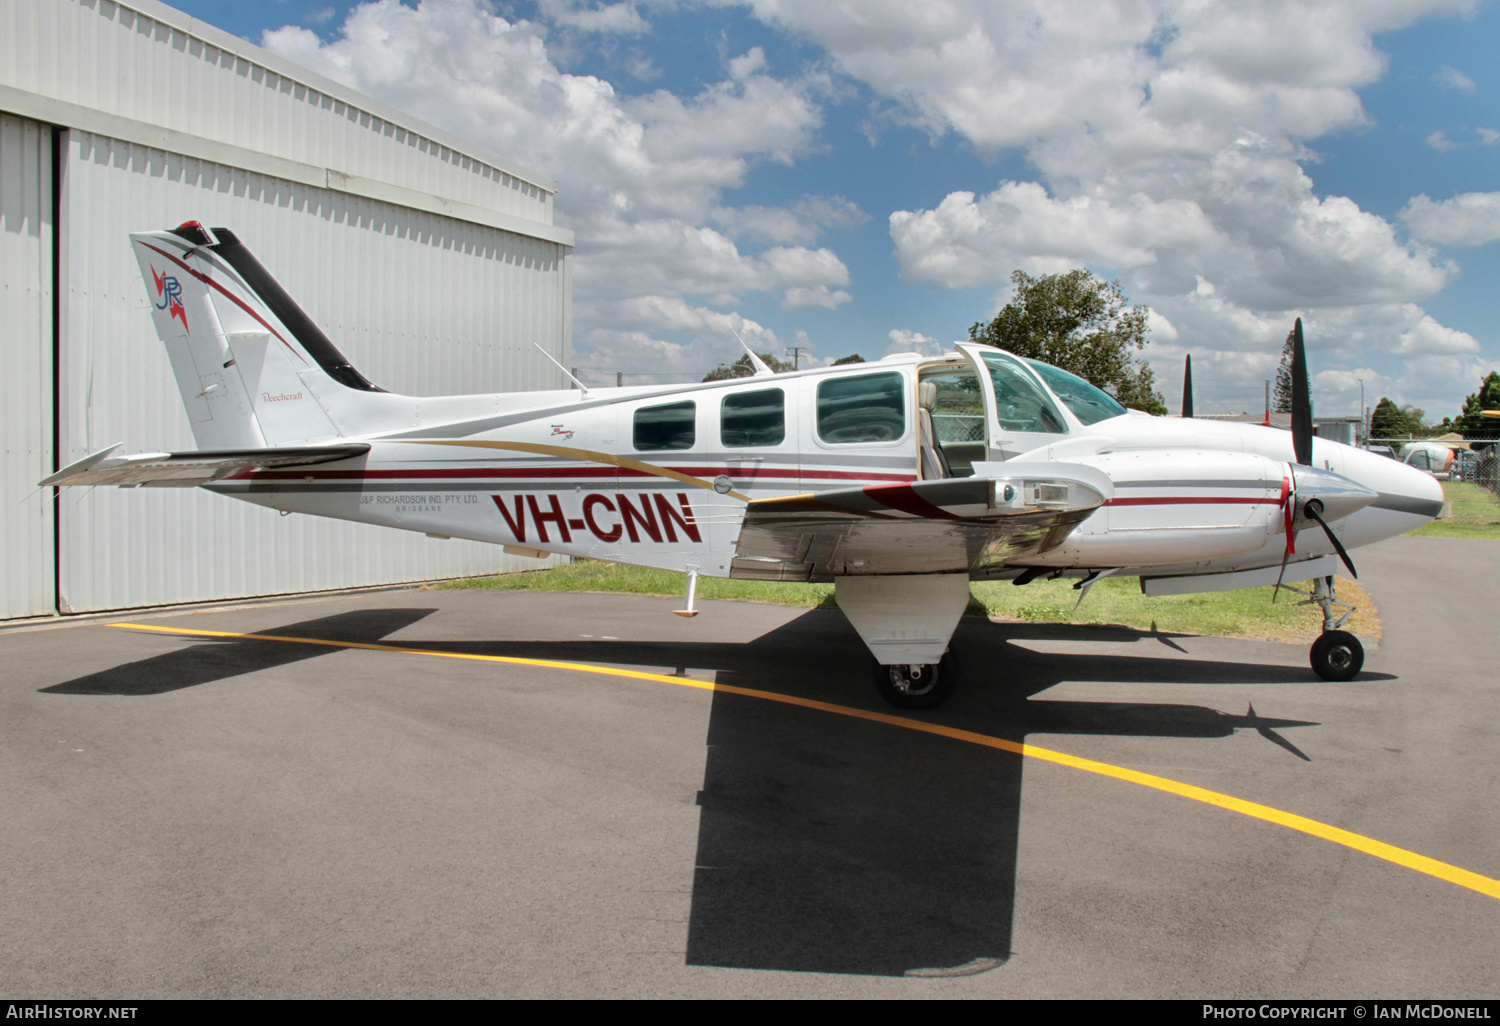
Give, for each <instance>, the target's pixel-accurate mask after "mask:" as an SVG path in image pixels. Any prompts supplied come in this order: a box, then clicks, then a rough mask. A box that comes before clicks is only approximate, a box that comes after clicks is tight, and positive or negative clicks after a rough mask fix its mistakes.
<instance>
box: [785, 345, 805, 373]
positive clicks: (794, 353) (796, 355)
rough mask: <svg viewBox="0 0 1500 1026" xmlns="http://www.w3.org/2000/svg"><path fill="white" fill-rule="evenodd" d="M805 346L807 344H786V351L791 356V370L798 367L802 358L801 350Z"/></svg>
mask: <svg viewBox="0 0 1500 1026" xmlns="http://www.w3.org/2000/svg"><path fill="white" fill-rule="evenodd" d="M807 348H808V347H807V346H787V349H786V351H787V352H788V353H789V354H790V355H791V357H792V370H796V369H797V368H798V366H799V364H800V363H801V360H802V352H803V350H805V349H807Z"/></svg>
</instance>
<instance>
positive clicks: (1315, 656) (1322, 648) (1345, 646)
mask: <svg viewBox="0 0 1500 1026" xmlns="http://www.w3.org/2000/svg"><path fill="white" fill-rule="evenodd" d="M1278 587H1281V588H1286V589H1287V590H1288V591H1295V592H1297V593H1298V594H1299V595H1306V596H1307V598H1305V599H1303V600H1302V601H1301V602H1298V603H1297V605H1299V606H1310V605H1314V604H1316V605H1317V606H1318V607H1319V608H1320V609H1322V610H1323V633H1322V634H1320V635H1318V640H1317V641H1314V642H1313V644H1312V651H1311V652H1310V653H1309V654H1308V655H1309V662H1311V663H1312V668H1313V672H1314V673H1316V674H1317V675H1318V676H1319V677H1322V678H1323V679H1324V680H1332V681H1345V680H1353V679H1354V677H1355V676H1356V675H1357V674H1358V673H1359V671H1360V669H1361V668H1362V667H1363V666H1364V665H1365V649H1364V646H1363V645H1361V644H1360V643H1359V639H1358V638H1356V637H1355V636H1354V635H1352V634H1350V633H1349V632H1348V631H1343V630H1339V628H1340V627H1342V626H1344V623H1345V622H1346V621H1347V620H1348V619H1349V617H1351V616H1353V615H1354V607H1353V606H1351V605H1350V604H1349V603H1347V602H1340V601H1339V600H1338V599H1337V598H1336V597H1335V596H1334V590H1333V589H1334V583H1333V578H1332V577H1320V578H1317V579H1316V580H1315V581H1314V582H1313V589H1312V591H1303V590H1302V589H1301V588H1294V587H1292V586H1291V585H1289V584H1282V585H1278ZM1336 605H1338V606H1343V607H1344V608H1345V609H1347V610H1348V612H1346V613H1345V614H1344V615H1343V616H1340V617H1337V618H1335V617H1334V615H1333V607H1334V606H1336Z"/></svg>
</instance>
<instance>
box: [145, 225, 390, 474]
mask: <svg viewBox="0 0 1500 1026" xmlns="http://www.w3.org/2000/svg"><path fill="white" fill-rule="evenodd" d="M130 241H131V245H132V246H133V247H134V249H135V255H136V260H137V261H138V262H139V263H140V266H141V276H142V279H143V280H144V282H145V285H146V291H147V294H148V296H149V297H150V300H151V305H152V317H153V319H154V320H155V323H156V332H157V335H158V336H160V338H161V340H162V343H163V344H164V345H165V346H166V347H167V353H168V355H169V356H170V357H171V360H172V370H173V372H174V373H175V374H176V376H177V385H178V388H179V389H180V390H181V392H182V401H183V405H184V406H185V407H186V408H187V414H188V420H189V421H190V422H191V423H192V427H193V437H194V438H195V439H196V440H197V442H198V447H199V448H200V449H248V448H259V447H264V446H285V445H297V444H304V443H311V442H322V441H328V440H331V439H335V438H339V437H341V436H342V435H343V434H344V432H342V431H340V430H339V426H338V423H337V422H336V421H335V419H334V418H333V417H332V416H330V415H329V412H328V402H329V401H330V400H331V399H333V398H334V397H335V395H334V394H335V393H339V392H344V393H346V394H358V393H360V392H365V393H369V392H379V391H381V390H380V389H378V388H376V387H375V386H374V385H372V384H370V382H369V381H367V380H366V379H365V378H364V376H363V375H361V374H360V373H359V371H357V370H355V369H354V368H353V367H352V366H350V364H349V361H347V360H345V359H344V357H343V355H342V354H341V353H340V352H339V351H338V349H337V348H335V347H334V345H333V343H332V342H331V341H329V339H328V337H327V336H326V335H324V334H323V333H322V332H321V331H320V330H318V328H317V326H316V325H315V324H313V322H312V320H311V319H310V318H309V317H308V316H307V314H305V313H304V312H303V311H302V310H301V308H300V307H298V306H297V304H296V303H295V302H293V300H292V298H291V297H290V296H289V295H287V293H286V291H285V290H284V289H282V287H281V286H280V285H279V284H278V283H277V282H276V280H275V279H274V278H272V277H271V276H270V274H269V273H267V271H266V269H265V268H264V267H262V266H261V264H260V262H259V261H257V260H256V259H255V257H254V256H252V255H251V254H250V251H249V250H248V249H246V248H245V246H244V245H243V244H242V243H241V242H240V241H239V239H237V238H236V237H235V236H234V233H232V232H230V231H229V230H228V229H224V228H213V229H207V228H204V227H203V226H201V225H199V224H198V223H197V222H195V221H190V222H188V223H187V224H184V225H182V226H181V227H179V228H175V229H173V230H171V231H164V232H144V233H141V234H137V235H132V236H131V237H130Z"/></svg>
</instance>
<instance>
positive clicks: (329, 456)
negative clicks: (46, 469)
mask: <svg viewBox="0 0 1500 1026" xmlns="http://www.w3.org/2000/svg"><path fill="white" fill-rule="evenodd" d="M119 447H120V446H119V444H116V445H112V446H110V447H109V448H107V449H101V450H99V451H98V452H96V453H94V454H92V455H90V456H86V457H84V458H83V459H81V460H79V461H78V462H77V463H74V464H72V465H71V466H67V467H64V468H63V469H62V470H59V471H58V472H57V473H55V474H53V475H52V476H51V477H49V478H46V479H45V480H43V481H41V482H40V484H41V485H42V487H44V488H45V487H51V486H63V485H119V486H121V487H124V488H134V487H137V486H140V485H145V486H147V487H156V488H193V487H196V486H197V485H201V484H207V483H209V482H211V481H218V480H221V479H223V478H226V477H231V476H233V475H235V474H239V473H243V472H244V471H248V470H263V469H266V468H270V467H301V466H312V465H314V464H318V463H333V462H336V461H338V460H347V459H353V458H354V457H356V456H363V455H364V454H365V453H367V452H369V451H370V446H369V445H368V444H367V443H364V442H348V443H343V444H339V445H303V446H285V447H281V448H275V449H227V450H221V451H217V452H143V453H136V454H135V455H132V456H115V455H113V454H114V451H115V450H116V449H118V448H119Z"/></svg>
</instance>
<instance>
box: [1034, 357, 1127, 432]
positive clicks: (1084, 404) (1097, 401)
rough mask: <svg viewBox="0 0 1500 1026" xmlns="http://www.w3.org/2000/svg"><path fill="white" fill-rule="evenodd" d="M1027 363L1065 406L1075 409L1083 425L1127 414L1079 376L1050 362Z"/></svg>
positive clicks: (1075, 413)
mask: <svg viewBox="0 0 1500 1026" xmlns="http://www.w3.org/2000/svg"><path fill="white" fill-rule="evenodd" d="M1026 362H1027V363H1028V364H1030V365H1031V369H1032V370H1034V371H1036V372H1037V375H1038V376H1039V377H1040V378H1041V379H1042V380H1043V381H1045V382H1046V383H1047V387H1048V388H1050V389H1052V392H1053V394H1054V395H1056V396H1057V397H1058V398H1059V399H1061V400H1062V401H1063V405H1064V406H1066V407H1067V408H1068V409H1070V410H1072V411H1073V416H1075V417H1077V418H1078V419H1079V420H1081V421H1083V423H1084V424H1097V423H1099V422H1100V421H1101V420H1108V419H1109V418H1111V417H1122V416H1124V415H1125V407H1123V406H1121V405H1120V404H1119V403H1117V402H1115V401H1114V400H1113V399H1111V398H1110V397H1109V396H1108V395H1106V394H1105V393H1104V392H1102V391H1100V390H1099V389H1097V388H1095V387H1094V386H1093V385H1091V384H1089V383H1088V382H1087V381H1084V380H1083V379H1082V378H1080V377H1079V376H1078V375H1076V374H1069V373H1068V372H1067V371H1065V370H1059V369H1058V368H1056V367H1054V366H1052V365H1051V364H1050V363H1040V362H1038V361H1036V360H1027V361H1026Z"/></svg>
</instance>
